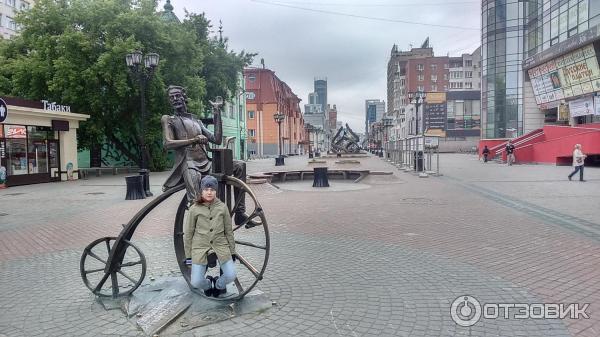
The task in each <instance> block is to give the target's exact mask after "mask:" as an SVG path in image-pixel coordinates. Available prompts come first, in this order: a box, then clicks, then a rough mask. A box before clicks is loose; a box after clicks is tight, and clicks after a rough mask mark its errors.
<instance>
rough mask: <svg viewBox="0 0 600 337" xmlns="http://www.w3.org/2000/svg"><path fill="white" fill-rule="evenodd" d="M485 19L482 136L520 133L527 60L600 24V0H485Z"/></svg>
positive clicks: (483, 4)
mask: <svg viewBox="0 0 600 337" xmlns="http://www.w3.org/2000/svg"><path fill="white" fill-rule="evenodd" d="M481 20H482V90H481V99H482V102H481V105H482V106H481V108H482V123H483V125H482V128H483V130H482V137H483V138H504V137H515V136H519V135H522V134H523V130H524V129H531V128H524V127H523V109H524V108H523V99H524V97H523V95H524V90H523V86H524V85H528V83H527V84H526V83H525V81H524V80H525V78H524V76H525V75H524V74H525V71H524V70H525V69H523V68H522V66H523V61H524V60H525V59H527V58H530V57H532V56H534V55H536V54H540V53H542V52H546V51H547V50H548V49H553V48H554V46H557V45H558V44H559V43H561V42H563V41H567V40H569V39H570V38H573V39H577V37H575V35H577V34H580V33H582V32H584V31H586V30H589V29H590V28H592V27H594V26H596V25H600V1H599V0H530V1H518V0H483V1H482V15H481ZM569 41H570V40H569ZM566 43H569V42H566ZM558 47H559V46H557V48H558ZM565 52H566V51H565ZM557 56H558V55H557ZM554 110H556V108H554ZM540 113H542V112H540ZM555 114H556V112H555Z"/></svg>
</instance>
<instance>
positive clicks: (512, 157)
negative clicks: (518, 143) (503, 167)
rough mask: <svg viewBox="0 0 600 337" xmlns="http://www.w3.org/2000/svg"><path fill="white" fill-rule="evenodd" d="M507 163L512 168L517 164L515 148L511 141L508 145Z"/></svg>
mask: <svg viewBox="0 0 600 337" xmlns="http://www.w3.org/2000/svg"><path fill="white" fill-rule="evenodd" d="M506 162H507V163H508V166H512V164H513V163H514V162H515V146H514V145H513V143H512V142H511V141H510V140H509V141H508V143H506Z"/></svg>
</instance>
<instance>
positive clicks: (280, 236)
mask: <svg viewBox="0 0 600 337" xmlns="http://www.w3.org/2000/svg"><path fill="white" fill-rule="evenodd" d="M334 160H335V159H334ZM359 160H360V161H361V163H360V164H359V165H358V167H361V168H366V169H371V170H381V171H394V172H395V173H394V177H395V178H394V179H393V180H390V177H385V178H384V177H381V178H380V179H378V177H369V178H368V180H365V181H362V182H361V183H362V184H369V185H370V188H368V189H363V190H356V191H339V192H336V191H333V192H328V193H320V192H318V191H314V192H313V191H310V190H309V191H304V190H303V191H289V190H285V189H278V188H276V187H274V186H271V185H266V184H265V185H256V186H253V189H254V191H255V193H256V194H257V196H258V198H259V200H260V202H261V204H262V206H263V207H264V209H265V212H266V214H267V219H268V220H269V226H270V230H271V235H272V237H271V243H272V251H271V257H270V262H269V266H268V268H267V272H266V275H265V279H264V280H263V281H262V282H260V283H259V285H258V288H260V289H261V290H262V291H264V292H265V293H267V294H268V295H269V296H270V298H271V299H272V300H273V301H274V302H276V305H275V306H274V307H273V308H272V309H270V310H268V311H266V312H263V313H260V314H257V315H248V316H242V317H236V318H233V319H231V320H228V321H224V322H220V323H218V324H214V325H210V326H207V327H203V328H201V329H196V330H193V331H190V332H187V333H185V334H183V335H184V336H231V335H234V336H237V335H240V336H259V335H260V336H289V335H298V336H377V335H380V336H599V335H600V318H598V315H597V314H596V313H598V312H599V311H600V295H599V294H600V286H599V285H598V282H597V280H598V279H599V278H600V270H598V268H597V266H598V263H599V262H600V244H599V242H598V240H597V238H596V237H595V236H594V230H595V229H596V228H597V227H596V226H597V222H598V220H597V218H598V215H599V214H598V213H599V211H598V210H597V207H596V209H590V208H589V207H588V206H590V205H592V204H593V201H594V200H598V198H597V197H595V196H596V195H597V194H594V192H595V191H597V190H598V188H597V187H598V182H599V181H600V171H598V170H594V169H587V168H586V176H587V177H586V178H587V179H588V182H587V183H579V182H568V181H566V182H565V181H564V179H562V178H561V177H562V176H563V175H566V174H568V172H566V171H569V168H565V167H552V166H524V165H516V166H512V167H506V166H501V165H499V164H492V165H488V164H489V163H488V164H485V165H484V164H483V163H481V162H479V161H478V160H477V158H476V157H474V156H468V155H444V156H442V165H441V169H442V173H444V174H445V176H443V177H431V178H428V179H422V178H418V177H416V176H414V175H412V174H410V173H404V172H401V171H398V170H396V169H395V168H394V167H393V166H392V165H391V164H390V163H388V162H385V161H383V160H382V159H380V158H375V157H372V158H366V159H365V158H360V159H359ZM306 162H307V158H306V157H304V158H302V157H290V158H286V168H287V169H296V168H302V167H305V166H306V165H307V164H306ZM273 165H274V162H272V160H256V161H250V162H248V170H249V172H259V171H266V170H269V169H272V170H275V167H274V166H273ZM278 169H279V168H278ZM534 170H535V171H534ZM532 171H534V172H532ZM563 171H565V172H566V173H564V172H563ZM165 177H166V173H158V174H153V175H152V178H151V179H152V180H151V182H152V184H153V185H152V191H153V192H154V193H155V194H158V193H160V183H162V181H163V180H164V178H165ZM385 179H388V180H385ZM308 183H310V182H307V184H308ZM95 192H102V193H104V194H90V193H95ZM17 193H23V194H17ZM8 194H12V195H8ZM124 195H125V187H124V179H123V176H114V177H113V176H104V177H100V178H92V179H90V180H87V181H76V182H66V183H56V184H43V185H31V186H22V187H14V188H9V189H6V190H3V191H0V197H1V198H2V200H3V203H2V205H0V213H8V215H6V216H1V217H0V312H2V314H1V315H0V336H1V335H2V334H4V335H7V336H115V335H119V336H140V335H141V331H139V330H137V329H136V327H135V326H133V325H132V324H131V323H129V322H128V321H127V320H126V319H125V318H124V317H123V315H122V313H121V312H120V311H118V310H109V311H106V310H104V308H102V306H101V305H100V304H99V303H98V302H96V301H95V299H94V296H93V295H92V294H91V292H90V291H89V290H88V289H87V288H85V286H84V285H83V283H82V282H81V278H80V276H79V258H80V256H81V252H82V250H83V247H85V246H86V245H87V244H88V243H89V242H91V241H93V240H94V239H96V238H99V237H102V236H116V235H117V234H118V233H119V230H120V228H121V224H122V223H125V222H126V221H128V219H129V218H131V216H132V215H133V214H135V212H136V211H138V210H139V209H140V208H141V207H143V205H144V204H145V203H147V202H148V201H149V200H148V199H145V200H136V201H124V200H123V198H124ZM559 195H560V197H559ZM180 197H181V196H180V195H176V196H174V197H173V198H171V199H169V200H168V201H167V202H166V203H165V204H164V205H161V206H160V207H159V209H157V210H155V211H153V212H152V213H151V214H150V215H149V216H148V218H147V219H146V220H145V221H144V222H143V223H142V224H141V225H140V227H139V228H138V231H137V232H136V235H135V236H134V238H133V241H134V243H135V244H136V245H138V246H139V247H140V248H141V249H142V251H143V252H144V253H145V255H146V257H147V259H148V268H149V270H148V274H147V276H146V283H151V281H150V278H151V277H157V276H163V275H176V274H177V273H178V267H177V265H176V262H175V257H174V252H173V245H172V222H173V217H174V213H175V208H176V205H177V204H178V202H179V198H180ZM594 198H596V199H594ZM574 199H582V201H581V203H577V202H575V201H574ZM590 199H592V200H590ZM25 205H27V206H28V207H25ZM576 205H581V206H582V208H586V209H585V210H584V211H579V210H578V208H577V207H574V206H576ZM599 228H600V227H599ZM465 294H469V295H471V296H474V297H475V298H477V299H478V300H479V301H480V302H482V303H486V302H504V303H511V302H517V303H520V302H525V303H550V302H560V303H591V305H590V309H589V310H588V312H589V313H590V316H591V318H590V319H580V320H568V319H567V320H532V319H530V320H515V319H496V320H482V321H480V322H479V323H477V324H476V325H475V326H473V327H471V328H464V327H460V326H458V325H456V324H455V323H454V322H453V321H452V320H451V318H450V304H451V302H452V301H453V300H454V299H456V298H457V297H458V296H461V295H465Z"/></svg>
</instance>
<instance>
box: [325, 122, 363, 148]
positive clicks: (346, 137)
mask: <svg viewBox="0 0 600 337" xmlns="http://www.w3.org/2000/svg"><path fill="white" fill-rule="evenodd" d="M359 141H360V138H359V137H358V136H357V135H356V134H355V133H354V132H353V131H352V129H351V128H350V127H349V126H348V124H347V123H346V128H344V127H343V126H340V128H339V129H338V131H337V133H336V134H335V136H334V137H333V138H332V139H331V148H332V149H333V151H334V152H337V153H359V152H360V145H359V144H358V142H359Z"/></svg>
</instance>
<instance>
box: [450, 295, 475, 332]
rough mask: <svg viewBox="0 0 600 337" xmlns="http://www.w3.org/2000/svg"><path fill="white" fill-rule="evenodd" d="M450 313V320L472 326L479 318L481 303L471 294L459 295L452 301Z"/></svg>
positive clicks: (461, 324)
mask: <svg viewBox="0 0 600 337" xmlns="http://www.w3.org/2000/svg"><path fill="white" fill-rule="evenodd" d="M450 315H451V316H452V320H453V321H454V322H455V323H456V324H458V325H460V326H464V327H468V326H473V325H475V323H477V322H479V319H480V318H481V303H479V301H478V300H477V299H475V298H474V297H473V296H469V295H464V296H459V297H457V298H456V299H455V300H454V302H452V306H451V307H450Z"/></svg>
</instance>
